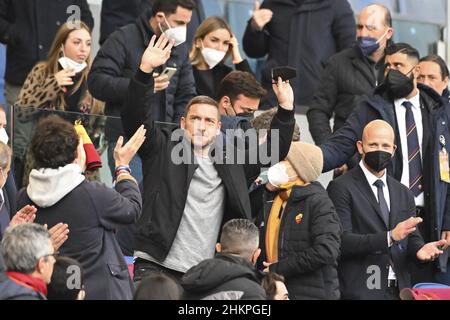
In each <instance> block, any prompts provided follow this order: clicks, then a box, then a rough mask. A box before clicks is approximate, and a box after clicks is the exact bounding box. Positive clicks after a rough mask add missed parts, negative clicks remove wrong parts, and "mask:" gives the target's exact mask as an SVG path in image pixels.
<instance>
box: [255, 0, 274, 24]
mask: <svg viewBox="0 0 450 320" xmlns="http://www.w3.org/2000/svg"><path fill="white" fill-rule="evenodd" d="M272 17H273V12H272V10H269V9H261V8H260V4H259V1H258V0H255V5H254V7H253V19H252V27H253V29H255V30H257V31H261V30H262V29H263V28H264V27H265V26H266V24H268V23H269V22H270V20H272Z"/></svg>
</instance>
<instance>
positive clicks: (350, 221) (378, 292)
mask: <svg viewBox="0 0 450 320" xmlns="http://www.w3.org/2000/svg"><path fill="white" fill-rule="evenodd" d="M387 185H388V188H389V197H390V216H389V220H390V221H389V225H388V226H387V225H386V224H385V222H384V220H383V218H382V214H381V211H380V206H379V204H378V201H377V199H376V197H375V195H374V193H373V191H372V189H371V187H370V185H369V183H368V181H367V179H366V177H365V175H364V172H363V171H362V169H361V168H360V166H359V165H358V166H357V167H355V168H354V169H352V170H350V171H349V172H348V173H347V174H345V175H343V176H342V177H340V178H338V179H336V180H335V181H332V182H331V183H330V185H329V186H328V193H329V195H330V198H331V200H332V201H333V203H334V205H335V207H336V211H337V213H338V215H339V218H340V220H341V223H342V227H343V235H342V246H341V254H342V255H341V259H340V261H339V266H338V273H339V281H340V288H341V297H342V298H343V299H385V291H386V288H387V280H388V272H389V265H390V261H392V265H393V268H394V272H395V274H396V276H397V280H398V284H399V288H400V289H402V288H405V287H410V286H411V280H410V274H409V270H408V258H413V257H415V255H416V253H417V251H418V250H419V249H420V248H421V247H422V246H423V244H424V242H423V240H422V237H421V236H420V234H419V232H418V231H416V232H414V233H413V234H411V235H410V236H409V237H407V238H406V239H404V240H402V241H400V242H399V243H396V244H394V245H393V246H392V247H390V248H389V247H388V240H387V232H388V231H389V230H392V229H394V228H395V226H396V225H397V224H398V223H400V222H402V221H404V220H406V219H408V218H410V217H412V216H414V215H415V207H416V206H415V203H414V197H413V195H412V194H411V192H410V191H409V189H408V188H406V187H405V186H403V185H402V184H401V183H400V182H398V181H397V180H395V179H394V178H392V177H390V176H389V175H388V176H387ZM373 286H375V288H372V289H370V288H369V287H373Z"/></svg>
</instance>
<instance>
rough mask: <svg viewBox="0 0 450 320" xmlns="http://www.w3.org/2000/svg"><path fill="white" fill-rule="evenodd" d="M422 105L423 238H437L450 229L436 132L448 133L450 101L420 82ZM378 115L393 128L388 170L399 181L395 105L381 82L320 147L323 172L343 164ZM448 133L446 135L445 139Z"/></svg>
mask: <svg viewBox="0 0 450 320" xmlns="http://www.w3.org/2000/svg"><path fill="white" fill-rule="evenodd" d="M419 90H420V100H421V105H422V124H423V141H422V150H423V155H422V158H423V174H424V192H425V208H426V210H425V211H426V213H427V216H426V217H425V219H424V222H423V223H424V225H425V227H424V230H425V234H423V235H422V236H423V237H424V239H425V241H426V242H428V241H436V240H439V239H440V234H441V231H442V230H450V196H449V195H448V192H449V191H450V190H448V188H447V185H446V184H444V183H441V182H440V181H439V180H440V172H439V162H438V159H437V157H438V151H437V150H436V149H439V136H440V135H441V134H445V135H446V136H447V137H448V134H449V129H448V120H445V118H446V117H448V115H449V108H450V105H449V103H448V102H446V101H445V100H444V99H442V97H440V96H439V95H438V94H437V93H436V92H435V91H434V90H433V89H431V88H429V87H427V86H424V85H421V84H419ZM377 119H381V120H384V121H386V122H388V123H389V124H390V125H391V126H392V128H394V132H395V136H396V137H395V144H396V145H397V151H396V153H395V155H394V159H393V161H391V163H390V164H389V167H388V173H389V175H391V176H393V177H394V178H395V179H396V180H398V181H400V180H401V176H402V172H403V162H402V151H401V148H402V146H401V142H400V134H399V131H398V127H397V120H396V115H395V108H394V106H393V102H392V101H389V99H388V98H387V96H386V94H385V88H384V86H383V85H381V86H379V87H378V88H377V89H376V91H375V94H374V95H371V96H369V97H367V98H366V99H364V100H362V101H361V103H360V104H359V105H358V106H357V107H356V108H355V110H354V111H353V112H352V114H351V115H350V116H349V118H348V119H347V121H346V122H345V124H344V126H343V127H342V128H341V129H339V130H338V131H337V132H335V133H334V134H333V136H332V137H331V138H330V139H329V140H328V141H327V142H326V143H324V144H322V145H321V146H320V147H321V149H322V152H323V157H324V168H323V172H327V171H329V170H332V169H334V168H338V167H340V166H342V165H343V164H344V163H346V161H347V160H348V159H349V158H350V157H352V156H353V155H354V154H355V153H356V152H357V148H356V142H357V141H358V140H361V139H362V133H363V130H364V127H365V126H366V125H367V124H368V123H369V122H371V121H373V120H377ZM434 130H435V131H434ZM448 139H450V137H448V138H446V140H447V141H450V140H448Z"/></svg>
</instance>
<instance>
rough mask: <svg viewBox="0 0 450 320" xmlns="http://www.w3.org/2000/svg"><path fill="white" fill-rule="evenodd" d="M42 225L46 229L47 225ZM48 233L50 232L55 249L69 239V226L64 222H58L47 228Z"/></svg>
mask: <svg viewBox="0 0 450 320" xmlns="http://www.w3.org/2000/svg"><path fill="white" fill-rule="evenodd" d="M44 227H45V228H46V229H47V225H44ZM48 233H50V240H51V241H52V245H53V248H54V249H55V251H57V250H58V249H59V248H60V247H61V246H62V245H63V243H64V242H66V240H67V239H69V236H68V234H69V226H68V225H67V224H64V223H58V224H56V225H54V226H53V227H52V228H51V229H50V230H48Z"/></svg>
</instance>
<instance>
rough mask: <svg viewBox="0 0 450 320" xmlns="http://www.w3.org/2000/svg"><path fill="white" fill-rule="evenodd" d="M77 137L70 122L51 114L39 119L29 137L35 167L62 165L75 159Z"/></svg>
mask: <svg viewBox="0 0 450 320" xmlns="http://www.w3.org/2000/svg"><path fill="white" fill-rule="evenodd" d="M78 142H79V138H78V135H77V133H76V131H75V128H74V126H73V125H72V124H70V123H69V122H67V121H66V120H63V119H62V118H60V117H58V116H56V115H51V116H48V117H46V118H44V119H42V120H40V121H39V123H38V125H37V127H36V131H35V132H34V135H33V138H32V139H31V153H32V155H33V157H34V160H35V162H36V166H37V169H40V168H51V169H57V168H59V167H64V166H66V165H68V164H70V163H72V162H73V161H74V160H75V157H76V151H77V147H78Z"/></svg>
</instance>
